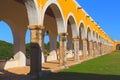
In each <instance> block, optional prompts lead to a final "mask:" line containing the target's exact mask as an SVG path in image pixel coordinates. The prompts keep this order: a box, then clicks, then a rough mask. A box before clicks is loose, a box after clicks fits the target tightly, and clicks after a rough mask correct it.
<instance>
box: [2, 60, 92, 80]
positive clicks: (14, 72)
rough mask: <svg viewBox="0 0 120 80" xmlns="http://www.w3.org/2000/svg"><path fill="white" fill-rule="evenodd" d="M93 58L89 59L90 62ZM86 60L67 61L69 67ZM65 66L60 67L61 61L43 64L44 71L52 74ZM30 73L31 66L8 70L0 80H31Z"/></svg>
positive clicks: (4, 71)
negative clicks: (28, 76) (28, 75)
mask: <svg viewBox="0 0 120 80" xmlns="http://www.w3.org/2000/svg"><path fill="white" fill-rule="evenodd" d="M89 59H91V58H87V59H86V60H89ZM83 61H85V60H80V61H79V62H75V61H74V59H73V58H69V59H67V66H72V65H75V64H79V63H81V62H83ZM65 68H66V67H65V66H60V64H59V61H48V62H46V63H43V64H42V70H50V71H52V72H56V71H59V70H61V69H65ZM29 72H30V66H26V67H16V68H11V69H8V70H3V71H0V80H30V79H28V78H26V76H27V74H28V73H29Z"/></svg>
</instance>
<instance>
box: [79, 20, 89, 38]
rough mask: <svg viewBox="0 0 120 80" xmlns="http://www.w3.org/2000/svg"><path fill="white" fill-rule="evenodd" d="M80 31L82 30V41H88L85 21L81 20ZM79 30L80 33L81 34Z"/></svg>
mask: <svg viewBox="0 0 120 80" xmlns="http://www.w3.org/2000/svg"><path fill="white" fill-rule="evenodd" d="M81 25H83V26H81ZM79 30H81V37H82V39H87V34H86V30H85V24H84V21H83V20H81V21H80V23H79ZM79 30H78V33H79V32H80V31H79Z"/></svg>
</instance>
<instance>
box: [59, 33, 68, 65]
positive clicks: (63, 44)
mask: <svg viewBox="0 0 120 80" xmlns="http://www.w3.org/2000/svg"><path fill="white" fill-rule="evenodd" d="M59 36H60V52H59V54H60V66H66V50H67V49H66V39H67V33H61V34H59Z"/></svg>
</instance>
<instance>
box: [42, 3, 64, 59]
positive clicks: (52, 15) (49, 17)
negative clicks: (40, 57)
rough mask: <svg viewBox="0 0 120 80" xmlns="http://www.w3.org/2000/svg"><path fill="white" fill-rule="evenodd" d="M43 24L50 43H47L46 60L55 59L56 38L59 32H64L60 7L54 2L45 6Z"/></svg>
mask: <svg viewBox="0 0 120 80" xmlns="http://www.w3.org/2000/svg"><path fill="white" fill-rule="evenodd" d="M51 23H52V24H51ZM43 25H44V26H45V29H44V32H48V33H49V39H50V45H49V46H50V52H49V53H50V56H48V61H51V60H57V53H56V51H57V46H56V45H57V43H58V42H57V40H56V39H57V36H58V34H59V33H62V32H64V21H63V18H62V15H61V12H60V9H59V8H58V6H57V5H56V4H51V5H49V6H48V7H47V9H46V11H45V14H44V23H43ZM43 34H44V33H43ZM43 50H44V46H43ZM43 52H44V51H43Z"/></svg>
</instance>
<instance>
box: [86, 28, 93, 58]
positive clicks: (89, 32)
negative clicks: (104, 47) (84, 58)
mask: <svg viewBox="0 0 120 80" xmlns="http://www.w3.org/2000/svg"><path fill="white" fill-rule="evenodd" d="M91 40H92V36H91V29H90V27H89V26H88V28H87V51H88V56H90V41H91Z"/></svg>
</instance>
